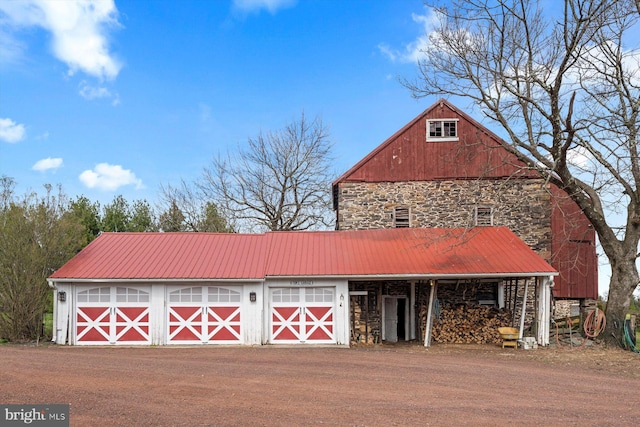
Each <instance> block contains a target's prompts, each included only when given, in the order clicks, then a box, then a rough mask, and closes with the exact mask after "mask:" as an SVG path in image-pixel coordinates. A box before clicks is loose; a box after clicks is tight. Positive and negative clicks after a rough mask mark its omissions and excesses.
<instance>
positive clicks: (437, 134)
mask: <svg viewBox="0 0 640 427" xmlns="http://www.w3.org/2000/svg"><path fill="white" fill-rule="evenodd" d="M457 140H458V119H439V120H427V141H457Z"/></svg>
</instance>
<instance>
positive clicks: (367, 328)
mask: <svg viewBox="0 0 640 427" xmlns="http://www.w3.org/2000/svg"><path fill="white" fill-rule="evenodd" d="M367 314H368V313H367ZM365 317H368V316H365V313H363V312H362V308H361V307H360V305H359V304H357V303H356V304H354V303H353V302H352V311H351V322H352V324H351V344H376V343H377V342H378V338H377V334H374V333H373V332H374V331H372V330H371V325H370V324H368V323H367V321H366V320H367V319H365Z"/></svg>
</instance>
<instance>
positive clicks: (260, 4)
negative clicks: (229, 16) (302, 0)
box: [233, 0, 297, 14]
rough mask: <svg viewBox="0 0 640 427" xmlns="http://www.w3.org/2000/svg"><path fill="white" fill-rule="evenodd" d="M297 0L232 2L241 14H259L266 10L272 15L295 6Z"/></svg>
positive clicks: (234, 0)
mask: <svg viewBox="0 0 640 427" xmlns="http://www.w3.org/2000/svg"><path fill="white" fill-rule="evenodd" d="M296 1H297V0H233V6H234V7H235V8H236V9H238V10H241V11H243V12H259V11H260V10H261V9H266V10H268V11H269V13H271V14H274V13H276V12H277V11H278V10H279V9H286V8H288V7H292V6H293V5H295V4H296Z"/></svg>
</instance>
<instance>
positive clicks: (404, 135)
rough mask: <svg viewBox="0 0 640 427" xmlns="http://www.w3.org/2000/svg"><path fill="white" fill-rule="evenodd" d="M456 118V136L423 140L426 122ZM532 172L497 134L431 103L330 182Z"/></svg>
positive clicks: (492, 176)
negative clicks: (505, 146) (430, 105)
mask: <svg viewBox="0 0 640 427" xmlns="http://www.w3.org/2000/svg"><path fill="white" fill-rule="evenodd" d="M429 119H458V135H459V140H458V141H442V142H439V141H436V142H433V141H427V140H426V121H427V120H429ZM514 175H515V176H533V173H532V172H531V171H528V170H526V169H525V168H524V164H523V163H521V162H519V161H518V160H517V159H516V158H515V156H513V155H511V154H510V153H509V152H508V151H506V150H505V149H504V147H503V146H502V145H501V144H500V140H499V138H498V137H497V136H495V135H494V134H492V133H491V132H489V131H488V130H486V129H485V128H483V127H482V126H480V125H479V124H478V123H477V122H475V121H474V120H473V119H471V118H470V117H469V116H467V115H466V114H464V113H462V112H459V111H457V110H456V109H455V108H454V107H452V106H451V105H450V104H448V103H446V102H440V103H436V104H435V105H434V106H433V107H431V108H429V109H428V110H426V111H425V112H424V113H422V114H421V115H420V116H418V117H416V118H415V119H414V120H413V121H412V122H410V123H409V124H407V125H406V126H405V127H404V128H402V129H401V130H399V131H398V132H396V133H395V134H394V135H393V136H391V137H390V138H389V139H387V140H386V141H385V142H384V143H382V144H381V145H380V146H379V147H378V148H376V149H375V150H374V151H373V152H372V153H371V154H370V155H369V156H367V157H365V158H364V159H363V160H362V161H360V162H359V163H357V164H356V165H355V166H354V167H353V168H351V169H350V170H349V171H347V172H346V173H345V174H344V175H343V176H342V177H340V178H339V179H338V180H337V181H336V182H345V181H363V182H384V181H393V182H395V181H431V180H439V179H461V178H462V179H476V178H501V177H510V176H514Z"/></svg>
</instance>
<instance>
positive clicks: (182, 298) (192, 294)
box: [169, 287, 202, 302]
mask: <svg viewBox="0 0 640 427" xmlns="http://www.w3.org/2000/svg"><path fill="white" fill-rule="evenodd" d="M169 302H202V288H201V287H195V288H183V289H179V290H177V291H173V292H171V293H170V294H169Z"/></svg>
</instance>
